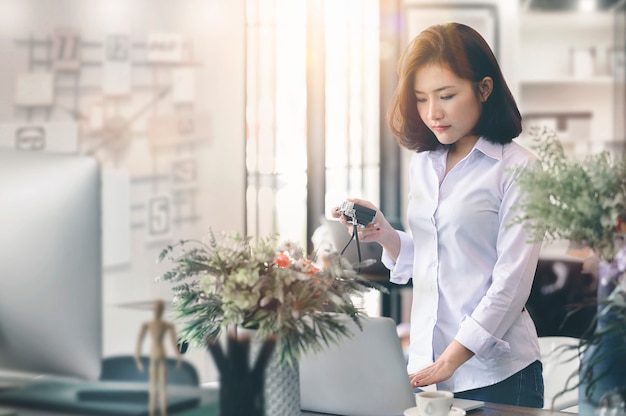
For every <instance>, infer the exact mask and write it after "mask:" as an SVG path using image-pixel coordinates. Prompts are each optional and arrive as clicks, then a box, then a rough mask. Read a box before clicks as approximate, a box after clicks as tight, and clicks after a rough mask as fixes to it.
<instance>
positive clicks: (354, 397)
mask: <svg viewBox="0 0 626 416" xmlns="http://www.w3.org/2000/svg"><path fill="white" fill-rule="evenodd" d="M345 319H346V325H347V326H348V328H350V331H351V332H352V333H353V334H354V335H353V336H352V337H350V338H343V339H342V340H341V341H340V342H339V343H338V344H331V345H330V346H328V347H326V348H325V349H324V350H323V351H321V352H318V353H313V352H311V353H307V354H304V355H303V356H302V357H301V358H300V405H301V407H302V410H305V411H312V412H319V413H330V414H334V415H349V416H396V415H398V416H400V415H402V414H403V413H404V410H405V409H408V408H410V407H414V406H415V395H414V393H413V389H412V388H411V383H410V381H409V376H408V374H407V371H406V361H405V359H404V355H403V353H402V347H401V346H400V340H399V338H398V334H397V332H396V324H395V322H394V321H393V320H392V319H391V318H378V317H376V318H373V317H370V318H364V319H362V324H363V331H360V330H359V327H358V326H356V324H354V323H353V322H352V320H351V319H350V318H349V317H346V318H345Z"/></svg>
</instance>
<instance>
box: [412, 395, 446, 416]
mask: <svg viewBox="0 0 626 416" xmlns="http://www.w3.org/2000/svg"><path fill="white" fill-rule="evenodd" d="M453 398H454V394H452V393H451V392H449V391H443V390H437V391H422V392H419V393H417V394H416V395H415V403H416V404H417V409H418V410H419V414H420V416H448V415H449V414H450V409H452V399H453Z"/></svg>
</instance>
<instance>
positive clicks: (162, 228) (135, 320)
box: [0, 0, 626, 382]
mask: <svg viewBox="0 0 626 416" xmlns="http://www.w3.org/2000/svg"><path fill="white" fill-rule="evenodd" d="M625 3H626V2H625V1H623V0H611V1H609V0H515V1H514V0H481V1H473V0H465V1H462V0H457V1H452V2H445V3H444V2H441V3H440V2H433V1H426V0H425V1H418V0H229V1H223V0H178V1H176V2H173V1H169V0H90V1H80V0H0V60H1V63H2V67H1V69H0V97H3V98H2V100H0V147H1V148H7V149H17V150H24V151H35V152H53V153H80V154H86V155H90V156H92V157H94V158H95V159H96V160H97V161H98V164H99V165H100V167H101V169H102V301H103V303H102V308H103V310H102V319H103V320H102V328H103V334H102V335H103V345H102V353H103V355H105V356H108V355H113V354H128V353H132V352H133V351H134V347H135V340H136V336H137V333H138V331H139V328H140V325H141V322H143V321H144V320H145V319H147V318H149V317H150V316H151V311H150V309H151V305H152V301H153V300H154V299H157V298H163V299H170V298H171V292H170V290H169V287H167V286H166V285H165V284H164V283H159V282H157V281H155V278H156V277H157V276H158V275H159V274H160V273H162V272H163V271H164V268H165V267H167V265H163V264H157V263H156V258H157V256H158V254H159V252H160V251H161V249H162V248H164V247H165V246H166V245H167V244H169V243H171V242H173V241H176V240H178V239H181V238H202V237H203V236H205V235H206V234H207V233H208V231H209V229H210V228H212V229H213V230H216V231H222V230H224V231H230V230H236V231H241V232H245V233H247V234H250V235H255V236H262V235H266V234H269V233H271V232H278V233H280V235H281V237H283V238H285V239H292V240H295V241H298V242H301V243H302V244H303V245H305V246H308V248H309V249H312V248H313V242H312V237H313V234H314V232H315V231H316V229H318V228H319V227H320V226H324V225H325V217H326V215H327V214H328V212H329V211H330V209H331V208H332V207H334V206H337V205H339V204H340V203H341V202H342V201H343V200H345V199H346V198H347V197H364V198H367V199H369V200H371V201H373V202H374V203H375V204H377V205H378V206H379V207H380V208H381V209H382V210H383V211H384V212H385V214H386V215H387V217H388V218H389V219H390V220H391V221H392V222H394V223H395V224H397V225H398V227H402V226H403V221H404V207H405V205H406V201H405V195H406V189H407V186H406V176H407V175H406V174H405V172H406V169H405V167H406V162H407V157H408V153H407V152H406V151H404V150H401V149H400V148H399V147H398V146H397V144H396V143H395V140H394V139H393V137H392V136H391V134H390V133H389V131H388V128H387V126H386V122H385V112H386V106H387V103H388V101H389V99H390V96H391V94H392V92H393V89H394V87H395V83H396V79H397V78H396V72H395V70H396V62H397V59H398V57H399V54H400V52H401V51H402V49H403V48H404V46H405V45H406V44H407V42H408V41H409V40H410V39H411V38H412V37H413V36H415V35H416V34H417V33H419V31H421V30H422V29H423V28H425V27H426V26H428V25H430V24H433V23H441V22H445V21H458V22H462V23H467V24H469V25H471V26H473V27H474V28H476V29H477V30H478V31H479V32H481V34H482V35H483V36H484V37H485V38H486V39H487V41H488V42H489V44H490V45H491V47H492V48H493V50H494V52H495V54H496V56H497V58H498V60H499V62H500V64H501V68H502V70H503V72H504V75H505V78H506V79H507V81H508V83H509V87H510V88H511V90H512V92H513V94H514V96H515V98H516V100H517V102H518V105H519V107H520V110H521V112H522V114H523V116H524V128H525V132H527V131H529V129H530V127H531V126H533V125H537V126H542V127H544V126H545V127H548V128H550V129H552V130H554V131H555V132H556V133H557V134H558V136H559V137H560V138H561V140H562V141H563V143H564V145H565V148H566V151H567V152H568V154H569V155H570V156H571V157H573V158H582V157H584V156H585V155H586V154H589V153H591V152H596V151H601V150H609V151H611V152H614V153H616V154H617V153H621V152H623V151H624V149H625V147H626V134H625V124H626V117H625V115H626V114H625V112H626V110H625V105H624V102H625V98H626V90H625V82H624V80H625V76H624V74H625V71H626V70H625V44H624V40H625V39H626V34H625V23H626V17H625V13H626V12H625ZM529 139H530V138H529V137H528V136H527V133H524V134H523V135H522V136H521V137H520V138H519V140H520V141H521V142H526V141H528V140H529ZM33 168H34V167H33ZM0 169H2V167H0ZM50 185H51V186H52V187H53V186H54V183H51V184H50ZM0 192H1V190H0ZM41 208H42V209H45V206H42V207H41ZM33 238H36V236H33ZM346 238H347V234H346ZM367 302H368V308H371V310H372V313H373V314H376V313H380V309H377V308H379V305H378V303H377V302H378V301H377V300H375V301H374V302H373V303H372V301H371V300H368V301H367ZM188 358H189V359H190V360H192V361H194V362H195V363H196V364H197V367H198V369H199V371H200V373H201V379H202V380H201V381H203V382H208V381H215V380H216V378H217V373H216V372H215V369H214V368H213V364H212V362H211V360H210V358H209V356H208V355H207V354H206V352H205V351H204V350H200V349H191V350H190V351H189V353H188Z"/></svg>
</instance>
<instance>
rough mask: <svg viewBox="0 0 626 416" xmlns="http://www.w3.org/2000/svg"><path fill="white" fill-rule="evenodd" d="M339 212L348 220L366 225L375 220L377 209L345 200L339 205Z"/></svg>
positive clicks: (355, 223)
mask: <svg viewBox="0 0 626 416" xmlns="http://www.w3.org/2000/svg"><path fill="white" fill-rule="evenodd" d="M339 213H340V214H341V215H345V217H346V218H347V219H348V222H350V223H352V224H354V225H362V226H363V227H365V226H366V225H367V224H369V223H370V222H372V221H373V220H374V216H375V215H376V210H374V209H371V208H368V207H364V206H363V205H359V204H357V203H354V202H350V201H345V202H344V203H342V204H341V206H340V207H339Z"/></svg>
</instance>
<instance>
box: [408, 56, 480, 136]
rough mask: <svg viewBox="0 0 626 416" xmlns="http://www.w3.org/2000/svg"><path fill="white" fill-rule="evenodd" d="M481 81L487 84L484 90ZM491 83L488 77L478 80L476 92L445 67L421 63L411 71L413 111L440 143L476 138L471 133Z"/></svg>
mask: <svg viewBox="0 0 626 416" xmlns="http://www.w3.org/2000/svg"><path fill="white" fill-rule="evenodd" d="M485 80H488V81H487V83H488V84H489V85H486V87H487V89H485V86H484V85H482V84H483V83H485ZM491 82H492V81H491V78H488V77H485V78H484V79H483V80H482V81H481V82H480V83H479V87H482V88H480V90H481V93H480V95H479V94H477V92H476V89H475V88H474V85H473V83H472V82H471V81H469V80H467V79H463V78H459V77H457V76H456V75H455V74H454V72H452V71H451V70H449V69H448V68H447V67H446V66H442V65H439V64H431V65H427V66H424V67H422V68H420V69H419V70H418V71H417V72H416V73H415V80H414V90H415V96H416V98H417V112H418V114H419V116H420V118H421V119H422V121H423V122H424V124H426V125H427V126H428V128H430V130H431V131H432V132H433V133H434V134H435V136H436V137H437V140H439V142H440V143H442V144H449V145H452V144H456V143H457V142H459V141H463V140H464V139H465V140H466V141H469V140H473V141H476V140H477V139H478V137H477V136H476V135H474V134H473V133H472V132H473V130H474V127H475V126H476V123H478V119H479V118H480V114H481V112H482V103H483V102H484V101H485V100H486V99H487V97H488V96H489V93H491V86H492V84H491ZM482 91H485V92H486V93H483V92H482Z"/></svg>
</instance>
